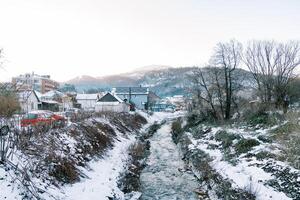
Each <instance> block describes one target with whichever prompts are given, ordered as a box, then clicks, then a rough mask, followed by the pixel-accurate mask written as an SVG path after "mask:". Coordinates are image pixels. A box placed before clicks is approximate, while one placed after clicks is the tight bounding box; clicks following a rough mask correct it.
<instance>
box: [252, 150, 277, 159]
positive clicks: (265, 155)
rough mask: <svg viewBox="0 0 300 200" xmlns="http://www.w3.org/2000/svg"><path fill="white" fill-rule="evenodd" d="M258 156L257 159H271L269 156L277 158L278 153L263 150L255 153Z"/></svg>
mask: <svg viewBox="0 0 300 200" xmlns="http://www.w3.org/2000/svg"><path fill="white" fill-rule="evenodd" d="M254 156H255V157H256V159H257V160H264V159H269V158H275V157H276V155H275V154H272V153H270V152H268V151H261V152H259V153H257V154H255V155H254Z"/></svg>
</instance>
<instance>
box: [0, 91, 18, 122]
mask: <svg viewBox="0 0 300 200" xmlns="http://www.w3.org/2000/svg"><path fill="white" fill-rule="evenodd" d="M0 102H1V103H0V116H2V117H11V116H12V115H13V114H14V113H15V112H16V111H18V110H20V104H19V102H18V100H17V97H16V94H14V93H12V92H2V91H1V92H0Z"/></svg>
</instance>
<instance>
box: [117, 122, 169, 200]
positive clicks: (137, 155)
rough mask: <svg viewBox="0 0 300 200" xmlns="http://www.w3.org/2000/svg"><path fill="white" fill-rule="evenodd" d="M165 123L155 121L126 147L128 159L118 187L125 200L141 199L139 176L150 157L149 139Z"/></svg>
mask: <svg viewBox="0 0 300 200" xmlns="http://www.w3.org/2000/svg"><path fill="white" fill-rule="evenodd" d="M165 123H166V121H165V120H162V121H160V122H157V121H155V122H154V123H153V124H152V125H150V126H149V127H148V128H147V129H146V130H145V131H143V132H141V134H140V135H138V136H137V137H136V141H135V142H134V143H133V144H132V145H130V146H129V147H128V154H129V159H128V163H127V169H126V170H125V173H124V174H123V175H122V176H120V178H119V181H118V187H119V188H120V190H121V191H122V192H123V193H124V197H125V200H138V199H140V198H141V196H142V193H141V191H140V186H141V184H140V174H141V173H142V170H143V169H144V168H145V167H146V166H147V158H148V156H149V155H150V147H151V144H150V141H149V139H150V138H151V137H152V136H153V135H154V134H155V133H156V132H157V131H158V130H159V129H160V128H161V127H162V126H163V125H164V124H165Z"/></svg>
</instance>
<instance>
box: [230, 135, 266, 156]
mask: <svg viewBox="0 0 300 200" xmlns="http://www.w3.org/2000/svg"><path fill="white" fill-rule="evenodd" d="M259 144H260V143H259V141H257V140H255V139H245V138H243V139H241V140H240V141H238V143H237V144H236V145H235V151H236V152H237V153H238V154H242V153H247V152H248V151H250V150H251V149H252V147H255V146H257V145H259Z"/></svg>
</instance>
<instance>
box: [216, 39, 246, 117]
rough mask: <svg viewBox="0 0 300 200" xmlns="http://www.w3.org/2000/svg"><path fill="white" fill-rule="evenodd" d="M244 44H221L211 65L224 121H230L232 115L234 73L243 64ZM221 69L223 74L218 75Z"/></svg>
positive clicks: (233, 41)
mask: <svg viewBox="0 0 300 200" xmlns="http://www.w3.org/2000/svg"><path fill="white" fill-rule="evenodd" d="M241 53H242V44H241V43H239V42H238V41H236V40H231V41H229V42H227V43H219V44H217V46H216V48H215V53H214V55H213V56H212V59H211V64H212V65H213V66H214V67H215V69H216V71H215V73H214V76H215V84H216V88H217V93H218V99H219V103H220V106H221V107H222V109H221V110H222V113H223V117H224V119H229V118H230V117H231V114H232V105H233V98H234V88H235V87H234V84H235V83H234V79H235V77H234V72H235V70H236V69H237V68H238V67H239V65H240V62H241V58H242V57H241ZM218 69H221V71H222V73H218V71H217V70H218Z"/></svg>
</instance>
